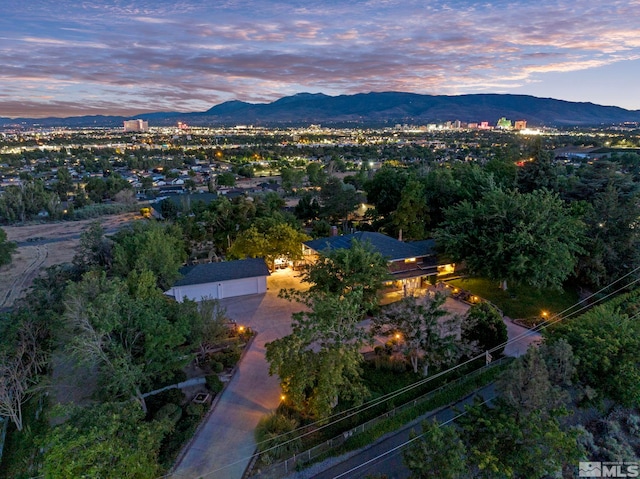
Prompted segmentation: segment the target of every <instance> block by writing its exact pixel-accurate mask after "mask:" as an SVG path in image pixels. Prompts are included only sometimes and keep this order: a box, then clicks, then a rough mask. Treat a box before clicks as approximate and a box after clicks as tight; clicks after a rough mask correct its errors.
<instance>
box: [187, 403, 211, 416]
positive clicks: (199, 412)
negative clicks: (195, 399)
mask: <svg viewBox="0 0 640 479" xmlns="http://www.w3.org/2000/svg"><path fill="white" fill-rule="evenodd" d="M184 412H185V413H186V414H187V416H192V417H202V416H204V413H205V412H206V408H205V405H204V404H194V403H189V404H187V407H186V408H185V410H184Z"/></svg>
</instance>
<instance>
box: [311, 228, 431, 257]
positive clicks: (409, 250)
mask: <svg viewBox="0 0 640 479" xmlns="http://www.w3.org/2000/svg"><path fill="white" fill-rule="evenodd" d="M353 239H355V240H357V241H360V242H362V243H369V244H370V245H371V247H372V248H373V249H374V251H377V252H379V253H380V254H382V256H384V257H385V258H386V259H387V261H397V260H400V259H406V258H416V257H421V256H426V255H429V254H432V250H431V248H428V246H429V242H433V240H425V241H418V242H415V243H403V242H402V241H398V240H397V239H395V238H391V237H390V236H387V235H383V234H382V233H374V232H370V231H360V232H358V233H353V234H350V235H343V236H328V237H326V238H318V239H315V240H311V241H305V243H304V244H305V245H307V246H308V247H309V248H311V249H313V250H315V251H318V252H322V251H329V250H332V249H341V248H350V247H351V241H352V240H353Z"/></svg>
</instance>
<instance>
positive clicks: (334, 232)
mask: <svg viewBox="0 0 640 479" xmlns="http://www.w3.org/2000/svg"><path fill="white" fill-rule="evenodd" d="M331 236H338V227H337V226H332V227H331Z"/></svg>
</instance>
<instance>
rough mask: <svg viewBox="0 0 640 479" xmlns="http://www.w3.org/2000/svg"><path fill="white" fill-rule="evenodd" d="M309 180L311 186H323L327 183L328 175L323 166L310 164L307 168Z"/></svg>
mask: <svg viewBox="0 0 640 479" xmlns="http://www.w3.org/2000/svg"><path fill="white" fill-rule="evenodd" d="M306 171H307V178H308V180H309V184H310V185H311V186H322V185H324V183H325V181H327V173H326V172H325V171H324V169H323V166H322V164H320V163H315V162H314V163H309V164H308V165H307V168H306Z"/></svg>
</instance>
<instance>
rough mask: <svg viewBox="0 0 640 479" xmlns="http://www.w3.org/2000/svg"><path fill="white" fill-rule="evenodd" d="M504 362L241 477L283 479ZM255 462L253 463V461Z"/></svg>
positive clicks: (488, 366) (466, 376) (460, 378)
mask: <svg viewBox="0 0 640 479" xmlns="http://www.w3.org/2000/svg"><path fill="white" fill-rule="evenodd" d="M504 360H505V358H504V357H502V358H500V359H498V360H496V361H494V362H492V363H490V364H488V365H485V366H482V367H480V368H478V369H476V370H475V371H473V372H471V373H468V374H466V375H464V376H461V377H458V378H456V379H454V380H452V381H451V382H448V383H446V384H443V385H442V386H439V387H438V388H436V389H434V390H433V391H429V392H428V393H425V394H423V395H422V396H420V397H418V398H415V399H413V400H411V401H409V402H407V403H405V404H402V405H401V406H397V407H395V408H393V409H392V410H390V411H387V412H386V413H384V414H381V415H380V416H377V417H375V418H373V419H370V420H369V421H367V422H364V423H362V424H359V425H357V426H355V427H353V428H351V429H349V430H348V431H345V432H343V433H342V434H340V435H338V436H334V437H333V438H331V439H328V440H326V441H325V442H323V443H321V444H318V445H317V446H314V447H312V448H310V449H307V450H306V451H303V452H300V453H297V454H294V455H293V456H292V457H290V458H288V459H285V460H284V461H280V462H277V463H275V464H271V465H269V466H267V467H265V468H263V469H262V470H259V471H257V472H256V474H252V471H250V470H247V471H246V472H245V475H244V476H243V477H251V478H254V479H279V478H282V477H284V476H285V475H287V474H289V473H291V472H293V471H295V470H296V467H297V466H298V465H299V464H305V463H308V462H310V461H311V460H312V459H315V458H317V457H318V456H321V455H322V454H325V453H327V452H329V451H330V450H332V449H334V448H336V447H339V446H341V445H342V444H344V443H345V442H346V441H347V440H348V439H349V438H351V437H352V436H355V435H357V434H361V433H363V432H365V431H368V430H369V429H371V428H373V427H374V426H375V425H377V424H378V423H380V422H382V421H384V420H386V419H389V418H392V417H394V416H396V415H397V414H399V413H401V412H403V411H405V410H407V409H410V408H412V407H415V406H417V405H418V404H421V403H423V402H425V401H428V400H429V399H431V398H432V397H433V396H435V395H436V394H437V393H440V392H442V391H443V390H445V389H447V388H449V387H451V386H454V385H456V384H458V383H460V382H462V381H464V380H467V379H470V378H473V377H476V376H478V375H480V374H481V373H483V372H485V371H486V370H488V369H490V368H491V367H493V366H497V365H499V364H502V362H503V361H504ZM258 455H259V454H257V453H256V456H258ZM254 462H255V461H254Z"/></svg>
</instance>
